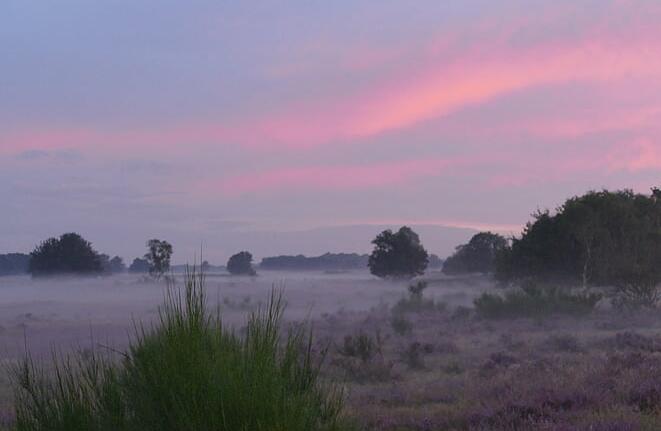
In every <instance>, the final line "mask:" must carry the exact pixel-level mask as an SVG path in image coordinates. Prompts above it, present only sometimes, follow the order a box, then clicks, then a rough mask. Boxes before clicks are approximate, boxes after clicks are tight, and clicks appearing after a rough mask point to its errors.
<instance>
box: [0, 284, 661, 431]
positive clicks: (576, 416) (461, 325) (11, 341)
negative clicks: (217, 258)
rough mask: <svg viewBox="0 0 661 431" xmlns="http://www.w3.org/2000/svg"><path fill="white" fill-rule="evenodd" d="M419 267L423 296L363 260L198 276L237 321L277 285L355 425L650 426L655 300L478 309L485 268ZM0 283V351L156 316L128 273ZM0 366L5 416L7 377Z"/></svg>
mask: <svg viewBox="0 0 661 431" xmlns="http://www.w3.org/2000/svg"><path fill="white" fill-rule="evenodd" d="M428 279H429V287H428V288H427V289H426V290H425V291H424V298H425V301H423V302H422V303H411V302H407V301H401V300H402V299H406V298H407V295H408V294H407V290H406V287H407V284H406V283H403V282H386V281H381V280H377V279H374V278H373V277H371V276H370V275H369V274H367V273H363V272H350V273H340V274H322V273H314V272H308V273H283V272H271V273H262V274H260V275H259V276H258V277H254V278H251V277H247V278H242V277H227V276H221V275H214V274H210V275H209V277H208V280H207V287H208V296H209V300H210V302H212V303H214V304H215V303H220V304H221V311H222V313H223V317H224V319H225V320H226V321H227V322H228V323H230V324H232V325H234V326H236V327H237V328H240V327H241V326H242V325H243V323H244V322H245V317H246V313H247V312H248V311H249V310H251V309H254V308H255V307H256V306H257V305H258V304H259V303H260V302H262V303H263V302H264V301H265V300H266V299H267V298H268V295H269V292H270V291H271V289H272V288H274V287H275V288H276V289H282V290H283V291H284V295H285V297H286V300H287V303H288V308H287V313H286V319H287V322H288V324H291V323H299V322H307V323H308V324H310V325H311V326H312V328H313V330H314V334H315V340H316V341H315V349H316V351H317V352H318V353H319V357H321V356H322V353H323V352H326V355H325V361H324V363H325V366H324V368H323V376H324V378H325V380H327V381H333V382H336V384H338V385H340V386H341V387H342V389H343V390H344V391H345V394H346V401H347V407H346V414H347V415H348V416H350V417H351V418H352V419H353V420H354V421H355V422H356V423H357V425H358V426H359V428H360V429H365V430H445V429H458V430H460V429H466V430H528V429H539V430H557V431H568V430H586V431H587V430H593V431H594V430H597V431H607V430H608V431H617V430H657V429H661V417H660V416H659V415H660V414H661V413H660V412H661V336H660V334H661V316H659V314H658V313H657V312H655V311H646V312H638V313H630V314H620V313H615V312H614V311H612V310H610V309H609V308H608V307H607V306H603V307H600V308H599V309H598V310H597V311H596V312H594V313H593V314H592V315H590V316H581V317H562V316H551V317H547V318H544V319H501V320H484V319H480V318H479V317H478V316H476V315H475V313H474V312H473V311H472V310H471V309H470V305H471V304H472V299H473V298H475V297H476V296H477V295H479V294H480V293H481V292H483V291H486V290H495V289H497V287H495V285H494V283H493V282H491V281H490V280H489V279H488V278H485V277H480V276H473V277H460V278H448V277H444V276H441V275H439V274H431V275H430V276H428ZM0 292H1V293H2V294H1V295H0V326H1V329H0V355H1V357H2V360H3V362H4V363H5V364H12V363H14V362H15V361H16V359H18V358H20V357H21V356H22V355H23V354H24V352H25V346H27V347H28V349H29V350H30V352H31V353H32V354H33V355H34V356H35V357H37V358H39V359H40V360H44V359H47V358H48V356H49V355H50V352H51V350H52V349H56V350H59V351H62V352H66V351H69V350H71V349H76V348H79V349H89V348H97V349H98V348H112V349H122V348H123V347H125V346H126V343H127V340H128V338H129V336H130V334H131V331H133V330H134V327H135V325H139V324H145V325H149V324H150V322H151V321H153V319H155V318H156V317H157V314H158V306H159V304H160V302H161V301H162V299H163V294H164V287H163V285H162V284H157V283H150V282H145V281H144V280H141V279H140V278H139V277H137V276H128V275H127V276H118V277H113V278H99V279H77V280H76V279H59V280H48V281H45V280H37V281H33V280H31V279H30V278H27V277H10V278H0ZM431 301H433V302H431ZM398 303H399V304H398ZM2 370H3V371H2V373H0V385H2V388H3V390H2V392H1V393H0V403H1V406H2V411H3V412H4V413H3V414H2V416H3V417H4V416H8V415H10V414H11V413H10V412H11V391H10V389H9V385H8V384H7V375H6V367H2Z"/></svg>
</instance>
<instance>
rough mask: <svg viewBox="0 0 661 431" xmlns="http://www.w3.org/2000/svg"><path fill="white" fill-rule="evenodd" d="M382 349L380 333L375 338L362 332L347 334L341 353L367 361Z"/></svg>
mask: <svg viewBox="0 0 661 431" xmlns="http://www.w3.org/2000/svg"><path fill="white" fill-rule="evenodd" d="M380 349H381V337H380V335H379V334H377V335H376V338H374V337H372V336H371V335H368V334H366V333H364V332H360V333H358V334H356V335H347V336H345V337H344V342H343V343H342V347H340V349H339V353H340V354H341V355H343V356H349V357H352V358H359V359H360V360H362V361H363V362H367V361H369V360H371V359H372V358H373V357H374V356H375V355H376V354H377V353H379V352H380Z"/></svg>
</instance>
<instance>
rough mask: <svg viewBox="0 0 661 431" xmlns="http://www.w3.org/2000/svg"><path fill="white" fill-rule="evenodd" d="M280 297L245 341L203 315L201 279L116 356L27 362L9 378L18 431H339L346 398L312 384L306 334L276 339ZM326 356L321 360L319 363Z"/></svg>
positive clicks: (315, 367) (179, 292)
mask: <svg viewBox="0 0 661 431" xmlns="http://www.w3.org/2000/svg"><path fill="white" fill-rule="evenodd" d="M283 309H284V305H283V301H282V295H281V293H278V292H275V291H273V292H272V294H271V298H270V301H269V303H268V305H267V306H265V307H263V308H260V309H259V310H258V311H256V312H254V313H252V314H251V316H250V318H249V320H248V325H247V331H246V334H245V336H243V337H239V336H237V335H235V333H234V332H233V331H231V330H228V329H226V328H225V327H224V326H223V324H222V321H221V319H220V315H219V313H209V311H208V308H207V305H206V298H205V290H204V274H202V273H200V272H197V271H196V269H195V268H193V269H191V270H190V271H188V273H187V275H186V279H185V285H184V288H183V289H178V288H176V287H174V286H173V285H170V286H169V288H168V292H167V294H166V298H165V301H164V304H163V306H162V307H161V309H160V319H159V321H158V324H157V325H156V326H154V327H151V328H150V329H145V328H144V327H136V337H135V341H133V342H132V344H131V346H130V347H129V349H128V351H127V352H126V353H125V354H124V355H123V356H121V358H117V357H115V358H113V357H111V354H110V353H107V352H106V353H105V354H99V353H98V352H94V353H93V354H91V355H90V354H87V355H83V354H82V353H81V354H78V355H74V356H70V357H66V358H57V357H55V358H54V361H53V362H54V364H53V367H54V372H47V371H46V369H45V368H43V367H40V366H38V365H37V364H35V363H34V361H33V360H32V359H31V358H30V357H29V356H28V357H27V358H26V359H25V360H24V361H23V362H22V364H20V365H19V366H17V367H16V368H15V369H14V370H13V371H14V372H13V376H14V382H15V388H16V427H15V428H16V430H17V431H42V430H43V431H45V430H49V431H60V430H61V431H65V430H66V431H77V430H80V431H83V430H85V431H110V430H113V431H138V430H140V431H150V430H154V431H156V430H159V431H161V430H177V431H204V430H209V431H211V430H214V431H223V430H231V431H253V430H255V431H260V430H263V431H297V430H300V431H304V430H306V431H307V430H327V431H331V430H340V429H343V430H344V429H346V428H345V427H344V426H343V424H341V417H340V413H341V409H342V405H343V397H342V394H341V392H340V391H339V390H338V389H337V388H336V387H335V386H333V385H328V384H323V383H322V382H321V380H320V378H319V369H320V364H321V360H316V359H315V358H314V356H313V351H312V337H311V334H310V333H308V332H305V331H303V330H300V329H299V330H290V331H289V332H287V333H286V334H283V333H281V325H280V323H281V319H282V312H283ZM322 356H323V355H322Z"/></svg>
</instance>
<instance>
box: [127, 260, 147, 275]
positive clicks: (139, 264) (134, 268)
mask: <svg viewBox="0 0 661 431" xmlns="http://www.w3.org/2000/svg"><path fill="white" fill-rule="evenodd" d="M129 272H130V273H132V274H146V273H148V272H149V262H148V261H147V259H140V258H139V257H136V258H135V259H133V263H131V266H129Z"/></svg>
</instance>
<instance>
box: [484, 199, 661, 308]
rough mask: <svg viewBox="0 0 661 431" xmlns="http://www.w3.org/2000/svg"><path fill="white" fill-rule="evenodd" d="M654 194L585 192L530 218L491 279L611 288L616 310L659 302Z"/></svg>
mask: <svg viewBox="0 0 661 431" xmlns="http://www.w3.org/2000/svg"><path fill="white" fill-rule="evenodd" d="M659 194H660V192H659V191H658V190H656V189H653V190H652V194H651V195H643V194H636V193H634V192H633V191H631V190H620V191H615V192H610V191H607V190H603V191H599V192H595V191H592V192H589V193H586V194H584V195H582V196H576V197H573V198H570V199H568V200H567V201H566V202H565V203H564V204H563V205H562V206H561V207H559V208H558V209H557V211H556V212H555V213H554V214H551V213H550V212H549V211H545V212H540V213H537V214H536V215H535V220H534V221H533V222H531V223H528V225H526V228H525V229H524V231H523V234H522V235H521V237H520V238H513V239H512V244H511V246H510V247H506V248H505V249H504V250H503V251H502V252H501V253H500V254H499V256H498V258H497V265H496V267H497V276H498V278H499V279H500V280H502V281H507V282H512V281H517V280H521V279H526V278H540V277H543V278H546V279H548V278H554V279H562V280H565V281H568V282H574V283H580V284H582V285H583V286H615V287H616V289H617V295H616V296H615V298H614V304H616V305H627V306H628V305H634V306H636V305H656V303H657V302H658V301H659V299H660V298H661V295H660V294H659V289H658V287H659V284H660V283H661V200H659Z"/></svg>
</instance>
